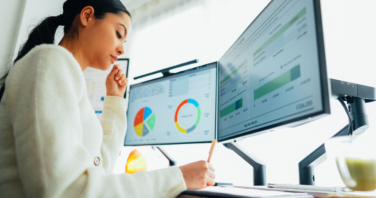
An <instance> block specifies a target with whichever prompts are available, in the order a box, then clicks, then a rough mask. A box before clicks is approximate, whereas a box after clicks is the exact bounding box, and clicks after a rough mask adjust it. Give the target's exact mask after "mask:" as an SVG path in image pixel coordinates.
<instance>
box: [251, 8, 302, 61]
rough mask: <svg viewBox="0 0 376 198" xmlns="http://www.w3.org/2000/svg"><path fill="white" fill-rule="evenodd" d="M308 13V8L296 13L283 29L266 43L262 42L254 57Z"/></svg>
mask: <svg viewBox="0 0 376 198" xmlns="http://www.w3.org/2000/svg"><path fill="white" fill-rule="evenodd" d="M306 13H307V9H306V8H303V9H302V10H301V11H300V12H299V13H298V14H296V15H295V16H294V17H293V18H292V19H290V21H289V22H287V23H286V24H285V25H284V26H283V27H281V29H279V30H278V32H276V33H275V34H273V36H272V37H270V38H269V39H268V40H267V41H266V42H265V43H264V44H262V45H261V46H260V47H259V48H258V49H257V50H256V51H255V52H254V53H253V57H255V56H257V55H258V54H259V53H260V52H261V51H262V50H264V49H265V48H266V47H268V45H270V44H271V43H272V42H273V41H274V40H276V39H277V38H278V37H279V36H281V35H282V34H283V33H285V32H286V30H288V29H289V28H290V27H291V26H292V25H294V24H295V23H296V22H297V21H298V20H299V19H301V18H302V17H303V16H304V15H305V14H306Z"/></svg>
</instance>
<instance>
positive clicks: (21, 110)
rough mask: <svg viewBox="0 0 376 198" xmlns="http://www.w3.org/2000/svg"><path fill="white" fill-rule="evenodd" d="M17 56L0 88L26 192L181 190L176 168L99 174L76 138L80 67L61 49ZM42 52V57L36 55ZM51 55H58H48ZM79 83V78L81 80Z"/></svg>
mask: <svg viewBox="0 0 376 198" xmlns="http://www.w3.org/2000/svg"><path fill="white" fill-rule="evenodd" d="M48 50H49V49H46V50H40V51H39V53H38V54H36V55H34V56H33V57H32V58H30V57H29V58H28V59H23V60H20V61H19V62H20V63H19V64H16V65H15V66H14V69H12V71H11V72H10V74H9V76H8V79H7V84H6V86H7V88H6V89H5V90H6V93H5V99H6V103H7V104H8V111H9V112H8V113H9V117H10V120H11V122H12V126H13V133H14V137H15V146H16V148H15V150H16V158H17V169H18V171H19V175H20V179H21V182H22V186H23V188H24V191H25V194H26V195H27V196H28V197H174V196H177V195H178V194H179V193H180V192H182V191H183V190H185V189H186V186H185V183H184V179H183V176H182V173H181V171H180V169H179V168H178V167H172V168H167V169H161V170H156V171H152V172H140V173H137V174H133V175H129V174H119V175H114V174H105V172H104V170H103V168H101V167H94V166H93V165H92V159H90V154H89V151H88V150H87V149H86V148H85V147H84V145H83V143H82V136H83V131H82V127H81V121H80V116H79V115H80V110H79V102H80V101H81V98H82V94H83V90H84V88H83V86H84V85H81V84H80V83H78V84H77V81H78V80H79V79H80V78H82V76H81V77H80V75H82V73H80V72H82V71H80V68H77V65H73V64H68V63H69V62H68V63H67V61H66V59H69V58H72V57H68V56H66V57H63V56H62V55H61V52H59V51H58V52H56V51H55V52H50V51H48ZM42 54H43V56H42ZM51 57H61V58H60V59H56V58H55V59H53V60H51V59H52V58H51ZM82 84H83V83H82Z"/></svg>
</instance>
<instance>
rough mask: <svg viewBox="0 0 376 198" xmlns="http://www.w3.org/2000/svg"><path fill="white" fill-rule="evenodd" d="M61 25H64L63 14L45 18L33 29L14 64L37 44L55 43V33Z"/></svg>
mask: <svg viewBox="0 0 376 198" xmlns="http://www.w3.org/2000/svg"><path fill="white" fill-rule="evenodd" d="M59 25H63V23H62V15H60V16H57V17H56V16H52V17H47V18H46V19H44V20H43V21H42V22H41V23H40V24H39V25H38V26H36V27H35V28H34V29H33V30H32V31H31V33H30V35H29V38H28V39H27V41H26V42H25V44H24V45H23V46H22V47H21V49H20V51H19V52H18V55H17V58H16V59H15V60H14V63H13V64H15V63H16V62H17V61H18V60H20V59H21V58H22V57H24V56H25V55H26V54H27V53H28V52H29V51H30V50H31V49H33V48H34V47H35V46H37V45H40V44H53V43H54V40H55V33H56V30H57V28H58V27H59Z"/></svg>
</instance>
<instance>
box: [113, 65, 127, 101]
mask: <svg viewBox="0 0 376 198" xmlns="http://www.w3.org/2000/svg"><path fill="white" fill-rule="evenodd" d="M125 60H126V61H127V71H125V72H126V73H125V77H126V78H128V72H129V58H118V59H117V61H116V62H118V61H125ZM116 62H115V64H114V65H116ZM127 86H128V85H127ZM127 90H128V89H126V91H125V92H124V96H123V98H127Z"/></svg>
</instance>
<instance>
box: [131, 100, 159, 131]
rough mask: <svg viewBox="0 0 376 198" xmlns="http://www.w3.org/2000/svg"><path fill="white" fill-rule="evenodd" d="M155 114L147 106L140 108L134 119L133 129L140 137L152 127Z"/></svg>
mask: <svg viewBox="0 0 376 198" xmlns="http://www.w3.org/2000/svg"><path fill="white" fill-rule="evenodd" d="M154 125H155V114H154V113H153V112H152V110H151V109H150V108H149V107H143V108H142V109H140V110H139V111H138V112H137V114H136V117H135V119H134V125H133V126H134V130H135V132H136V134H137V135H138V136H140V137H144V136H145V135H147V134H148V133H149V132H150V131H152V130H153V129H154Z"/></svg>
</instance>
